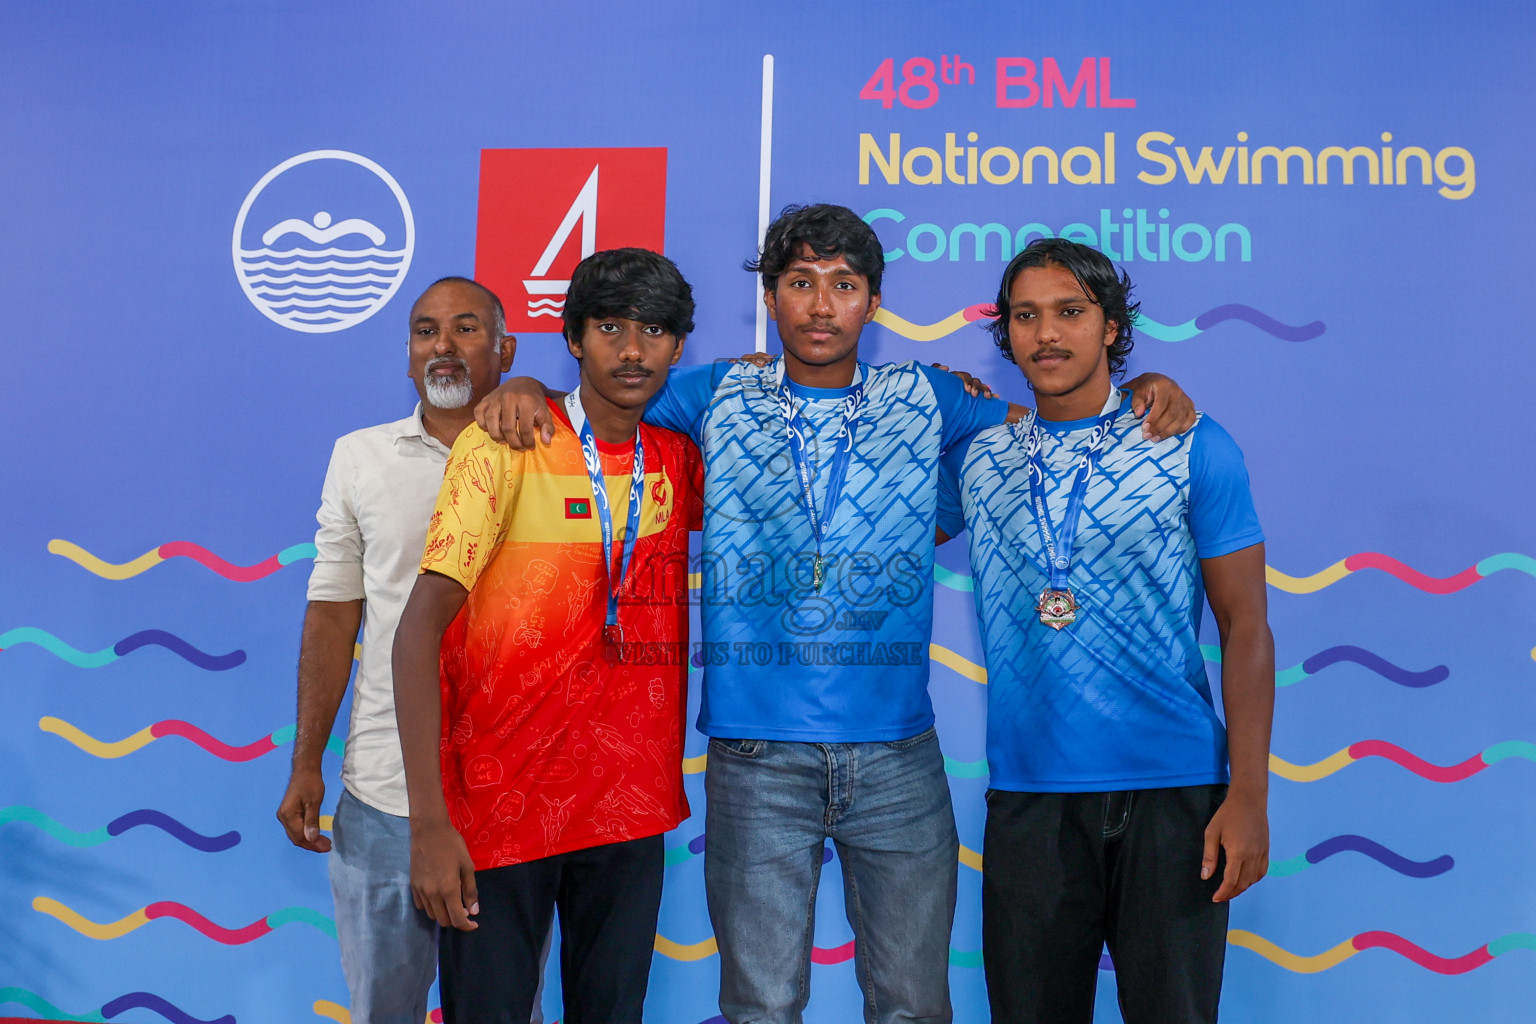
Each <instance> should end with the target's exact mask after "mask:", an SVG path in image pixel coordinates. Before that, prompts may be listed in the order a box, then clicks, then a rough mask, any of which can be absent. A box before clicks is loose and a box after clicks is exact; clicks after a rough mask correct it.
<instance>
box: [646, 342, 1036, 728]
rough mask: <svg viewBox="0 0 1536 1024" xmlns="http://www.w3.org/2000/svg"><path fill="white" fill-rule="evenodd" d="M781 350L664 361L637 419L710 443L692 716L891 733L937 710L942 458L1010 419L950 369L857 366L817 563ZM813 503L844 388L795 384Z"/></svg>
mask: <svg viewBox="0 0 1536 1024" xmlns="http://www.w3.org/2000/svg"><path fill="white" fill-rule="evenodd" d="M779 363H780V360H774V362H773V363H771V364H769V365H768V366H766V367H762V368H759V367H756V366H753V365H752V364H750V363H717V364H714V365H711V366H699V367H690V368H687V369H680V370H673V371H672V374H671V376H670V377H669V379H668V381H667V386H666V387H665V388H664V389H663V390H662V391H661V393H660V394H658V395H657V396H656V397H655V398H654V399H652V401H651V404H650V406H649V408H647V410H646V414H645V420H646V422H647V423H650V424H652V425H653V426H658V427H666V428H669V429H672V430H678V431H681V432H683V433H685V434H688V435H689V436H690V437H692V438H693V439H694V441H695V442H697V444H698V446H699V448H700V450H701V451H702V452H703V454H704V489H705V496H704V540H703V548H702V556H701V565H700V573H701V576H702V581H701V582H702V593H701V595H700V601H701V604H702V608H701V618H702V620H703V627H704V629H703V634H704V639H703V644H702V647H701V648H700V650H699V652H698V653H697V654H696V656H695V657H696V661H697V662H699V663H701V664H702V666H703V677H704V684H703V688H702V697H701V701H700V708H699V723H698V726H699V731H700V732H702V733H704V734H706V735H708V736H714V737H720V738H725V739H777V740H799V741H803V742H820V743H858V742H870V741H877V740H899V739H906V738H907V737H910V736H914V735H916V734H918V733H920V732H922V731H923V730H924V729H927V728H928V727H929V726H931V725H932V724H933V705H932V704H931V703H930V701H929V699H928V642H929V637H930V635H931V633H932V630H933V550H934V545H933V531H934V521H935V515H936V510H937V503H938V463H939V456H940V454H941V453H942V452H944V451H945V450H946V449H948V448H949V447H951V446H953V445H956V444H957V443H959V442H961V441H963V440H964V439H966V438H968V437H970V436H971V435H973V434H974V433H975V432H976V431H978V430H980V429H981V428H984V427H989V426H992V425H993V424H997V423H1001V422H1002V421H1003V420H1005V419H1006V418H1007V415H1008V406H1007V403H1005V402H1001V401H998V400H995V399H980V398H972V397H971V396H969V395H967V394H966V393H965V389H964V387H963V386H962V385H961V384H960V382H959V381H958V380H956V379H955V377H954V376H953V375H952V374H949V373H945V372H943V371H939V370H933V369H930V368H929V367H926V366H919V365H918V364H916V363H910V362H909V363H897V364H891V365H887V366H867V365H865V364H863V363H860V364H859V369H858V373H859V374H860V379H862V381H863V386H864V399H863V402H862V404H861V405H860V406H859V409H858V412H857V414H856V416H855V419H854V421H853V432H854V444H853V451H852V455H851V458H850V461H849V464H848V471H847V478H846V480H845V482H844V484H843V492H842V498H841V500H840V501H839V502H838V505H837V508H836V510H835V512H834V514H833V515H832V516H831V517H830V519H828V521H827V523H826V527H825V537H826V541H825V545H824V548H823V552H824V554H825V555H826V557H827V558H828V570H827V578H826V581H825V583H824V584H823V586H822V589H821V590H820V591H819V592H818V591H816V590H815V589H814V588H813V587H812V585H811V576H812V563H813V561H814V558H815V554H816V543H815V539H814V536H813V534H812V532H811V526H810V520H809V519H808V518H807V516H806V512H805V507H804V504H803V502H802V500H801V491H800V485H799V482H798V480H797V478H796V474H795V465H794V460H793V458H792V456H791V454H790V449H789V441H788V432H787V428H786V426H785V423H784V417H783V414H782V413H781V412H780V409H779V405H778V397H777V396H778V386H777V383H776V381H777V380H778V373H779ZM790 387H791V390H792V392H793V393H794V395H795V397H796V401H797V402H798V403H799V408H800V415H801V417H802V418H803V424H804V427H805V430H806V434H807V437H806V445H805V446H806V452H807V456H808V462H809V464H810V467H811V471H812V479H813V480H814V485H813V487H814V494H815V496H816V504H817V508H818V509H819V510H821V512H822V514H823V515H824V516H825V515H826V512H827V510H826V488H827V477H828V475H829V474H828V472H827V469H826V467H827V464H828V462H829V460H830V455H831V453H832V452H833V451H834V450H835V445H836V442H837V438H838V435H839V433H840V432H841V429H842V425H843V418H844V412H843V410H844V408H845V407H846V402H845V401H844V400H845V398H846V397H847V396H848V394H849V391H850V390H851V389H848V388H838V389H821V388H804V387H799V386H797V385H794V384H793V383H791V385H790Z"/></svg>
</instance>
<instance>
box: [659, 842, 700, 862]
mask: <svg viewBox="0 0 1536 1024" xmlns="http://www.w3.org/2000/svg"><path fill="white" fill-rule="evenodd" d="M697 856H698V854H696V853H694V852H693V851H692V850H690V849H688V844H687V843H684V844H683V845H682V846H674V847H672V849H670V850H668V851H667V855H666V856H665V857H663V858H662V863H663V864H664V865H665V866H666V867H671V866H672V865H674V864H683V863H685V862H687V861H690V860H693V858H695V857H697Z"/></svg>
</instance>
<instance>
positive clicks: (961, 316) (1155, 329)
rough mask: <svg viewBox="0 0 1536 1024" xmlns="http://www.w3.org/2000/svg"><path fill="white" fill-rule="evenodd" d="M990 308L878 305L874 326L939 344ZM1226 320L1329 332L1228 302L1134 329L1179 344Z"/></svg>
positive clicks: (1277, 331)
mask: <svg viewBox="0 0 1536 1024" xmlns="http://www.w3.org/2000/svg"><path fill="white" fill-rule="evenodd" d="M989 309H991V303H978V304H977V305H974V306H966V307H965V308H964V309H961V310H958V311H956V312H954V313H951V314H950V315H949V316H947V317H945V318H944V319H942V320H940V321H938V322H937V323H932V324H915V323H913V322H912V321H910V320H907V319H905V318H904V317H901V316H898V315H897V314H895V313H893V312H891V310H890V309H889V308H888V307H886V306H881V307H880V308H879V309H878V310H876V311H875V323H877V324H879V325H880V326H882V327H884V328H886V329H887V330H890V331H894V332H895V333H897V334H899V335H901V336H902V337H904V338H908V339H911V340H912V341H938V340H939V339H940V338H944V337H948V336H949V335H951V334H953V333H955V332H956V331H958V330H959V329H960V328H962V327H964V326H966V325H967V324H973V323H977V322H978V321H989V320H992V319H994V318H993V317H992V316H991V315H990V314H989V313H988V312H987V311H988V310H989ZM1228 320H1240V321H1242V322H1243V323H1246V324H1250V325H1252V326H1254V327H1257V328H1258V329H1259V330H1261V331H1263V332H1264V333H1265V334H1268V335H1271V336H1272V337H1275V338H1279V339H1280V340H1281V341H1311V340H1312V339H1313V338H1316V337H1319V336H1320V335H1322V333H1323V332H1324V331H1326V330H1327V329H1328V328H1327V325H1326V324H1324V323H1323V322H1322V321H1321V320H1314V321H1312V322H1311V323H1309V324H1302V325H1301V326H1300V327H1292V326H1291V325H1290V324H1285V323H1281V322H1280V321H1279V320H1276V319H1275V318H1274V317H1272V316H1270V315H1269V314H1268V313H1265V312H1263V311H1262V310H1257V309H1254V308H1253V307H1252V306H1243V305H1239V304H1237V303H1229V304H1228V305H1225V306H1217V307H1216V308H1215V309H1210V310H1206V311H1205V312H1204V313H1201V314H1200V315H1199V316H1197V317H1195V318H1194V319H1193V320H1187V321H1185V322H1184V323H1182V324H1160V323H1158V322H1157V321H1156V320H1153V319H1152V318H1151V317H1149V316H1147V315H1146V314H1145V313H1142V314H1141V315H1139V316H1138V317H1137V318H1136V330H1137V331H1139V332H1141V333H1142V334H1145V335H1146V336H1147V337H1149V338H1155V339H1156V340H1158V341H1167V342H1179V341H1188V340H1190V339H1191V338H1195V337H1198V336H1199V335H1201V334H1203V333H1205V332H1206V331H1208V330H1210V329H1211V328H1213V327H1215V326H1216V325H1218V324H1221V323H1225V322H1226V321H1228Z"/></svg>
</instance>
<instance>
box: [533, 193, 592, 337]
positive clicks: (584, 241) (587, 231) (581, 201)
mask: <svg viewBox="0 0 1536 1024" xmlns="http://www.w3.org/2000/svg"><path fill="white" fill-rule="evenodd" d="M600 166H601V165H597V166H594V167H593V168H592V173H591V174H590V175H589V176H588V177H587V183H586V184H585V185H583V186H581V191H580V192H578V193H576V199H575V201H573V202H572V203H571V208H570V209H568V210H566V211H565V218H564V219H563V220H561V221H560V226H559V227H557V228H556V229H555V233H554V235H552V236H551V237H550V239H549V244H548V245H546V246H545V247H544V252H543V255H541V256H540V257H539V261H538V262H537V263H535V264H534V265H533V276H532V277H530V278H527V279H525V280H524V281H523V288H524V289H526V290H527V292H528V316H529V317H536V316H547V317H553V318H555V319H559V318H560V317H561V316H563V315H564V314H565V293H566V292H567V291H569V290H570V287H571V282H570V279H569V278H566V279H565V280H556V279H553V278H547V277H545V276H544V275H545V274H548V273H549V268H550V266H551V264H553V263H554V262H555V257H556V256H558V255H559V254H560V250H561V249H562V248H564V247H565V243H566V242H567V241H568V240H569V239H570V237H571V232H573V231H575V230H576V223H577V221H580V222H581V259H586V258H587V257H588V256H591V255H592V254H593V253H594V252H596V251H597V172H598V169H599V167H600ZM541 296H547V297H541Z"/></svg>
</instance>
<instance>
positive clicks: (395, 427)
mask: <svg viewBox="0 0 1536 1024" xmlns="http://www.w3.org/2000/svg"><path fill="white" fill-rule="evenodd" d="M447 463H448V449H447V448H446V447H444V446H443V444H442V443H441V442H439V441H438V440H437V439H436V438H434V437H432V436H431V435H430V434H428V433H427V429H426V425H425V424H424V423H423V421H422V418H421V405H420V404H419V403H418V404H417V406H416V412H415V413H414V414H413V415H411V416H408V417H406V418H405V419H403V420H396V421H395V422H394V423H383V424H380V425H379V426H376V427H367V428H365V429H363V430H356V431H353V432H352V433H350V434H348V435H346V436H345V437H343V438H341V439H340V440H338V441H337V442H336V447H335V449H334V450H333V451H332V452H331V464H330V467H329V468H328V469H327V470H326V472H325V487H324V489H323V490H322V491H321V494H320V511H319V512H318V513H316V515H315V518H316V519H317V520H319V523H320V529H319V530H318V531H317V532H316V533H315V565H314V569H313V570H311V572H310V575H309V599H310V600H311V601H355V600H357V599H359V598H361V599H362V600H363V601H364V602H365V604H364V608H365V609H366V618H365V620H364V624H363V642H362V648H363V653H362V658H361V660H360V662H359V664H358V668H357V680H356V683H355V685H354V688H353V693H352V721H351V725H350V727H349V729H348V734H347V753H346V757H345V759H344V760H343V762H342V767H341V781H342V784H343V785H345V786H346V787H347V789H348V790H350V791H351V792H352V795H353V796H355V797H357V798H358V799H359V800H361V801H363V803H365V804H368V805H369V806H370V807H375V808H377V809H379V810H381V811H384V812H385V813H387V814H396V815H401V816H404V815H406V814H407V813H408V812H409V804H408V802H407V799H406V790H405V765H404V763H403V761H402V760H401V757H400V734H399V730H398V728H397V726H396V724H395V690H394V675H393V673H392V672H391V670H390V661H391V654H392V650H393V647H394V643H395V627H396V626H398V625H399V624H400V613H401V612H402V611H404V610H405V602H406V599H407V598H408V597H410V594H411V588H412V587H414V586H415V585H416V575H417V571H418V570H419V568H420V566H421V553H422V548H423V546H424V545H425V544H426V538H427V521H428V520H429V519H431V517H432V508H433V506H434V505H435V504H436V502H437V492H438V490H439V489H440V488H441V487H442V483H443V467H444V466H446V465H447Z"/></svg>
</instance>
